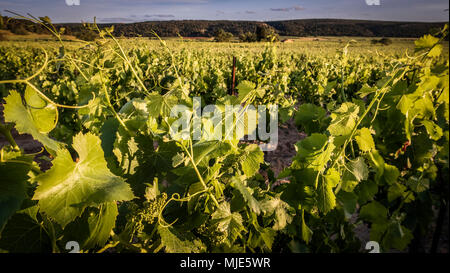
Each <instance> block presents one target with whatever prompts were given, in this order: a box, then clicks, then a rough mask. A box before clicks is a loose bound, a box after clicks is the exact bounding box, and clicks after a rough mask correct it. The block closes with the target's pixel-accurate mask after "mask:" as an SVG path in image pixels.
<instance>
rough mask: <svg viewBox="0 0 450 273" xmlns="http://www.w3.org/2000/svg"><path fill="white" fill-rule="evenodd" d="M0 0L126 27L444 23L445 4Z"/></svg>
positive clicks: (58, 16) (15, 7)
mask: <svg viewBox="0 0 450 273" xmlns="http://www.w3.org/2000/svg"><path fill="white" fill-rule="evenodd" d="M66 1H68V2H71V1H73V0H11V1H5V0H0V12H1V14H2V15H7V13H5V12H4V10H12V11H15V12H19V13H27V12H29V13H31V14H33V15H34V16H45V15H47V16H49V17H50V18H51V19H52V20H53V21H54V22H81V21H92V19H93V18H94V16H95V17H97V20H98V22H101V23H118V22H122V23H129V22H139V21H151V20H181V19H205V20H257V21H271V20H272V21H273V20H288V19H308V18H345V19H368V20H392V21H428V22H430V21H431V22H432V21H448V16H449V14H448V6H449V2H448V0H379V1H380V5H379V6H375V5H372V6H369V5H367V4H366V1H374V0H334V1H333V0H79V1H80V5H79V6H68V5H67V4H66ZM375 1H376V0H375Z"/></svg>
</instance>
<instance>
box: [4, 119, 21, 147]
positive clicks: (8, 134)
mask: <svg viewBox="0 0 450 273" xmlns="http://www.w3.org/2000/svg"><path fill="white" fill-rule="evenodd" d="M0 134H2V135H4V136H5V138H6V140H7V141H8V142H9V143H10V144H11V145H12V146H13V147H14V149H19V145H17V143H16V141H15V140H14V138H13V137H12V135H11V128H9V126H5V125H3V124H1V123H0Z"/></svg>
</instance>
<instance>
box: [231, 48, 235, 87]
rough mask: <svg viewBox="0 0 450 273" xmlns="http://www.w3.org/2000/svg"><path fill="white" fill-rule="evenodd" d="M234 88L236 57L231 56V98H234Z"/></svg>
mask: <svg viewBox="0 0 450 273" xmlns="http://www.w3.org/2000/svg"><path fill="white" fill-rule="evenodd" d="M235 86H236V57H235V56H233V75H232V82H231V95H233V96H236V91H235Z"/></svg>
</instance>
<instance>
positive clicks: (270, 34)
mask: <svg viewBox="0 0 450 273" xmlns="http://www.w3.org/2000/svg"><path fill="white" fill-rule="evenodd" d="M256 37H257V39H258V41H260V42H261V41H274V42H278V41H279V40H280V38H279V36H278V34H277V33H276V32H275V29H274V28H273V27H271V26H269V25H266V24H264V25H259V26H257V27H256Z"/></svg>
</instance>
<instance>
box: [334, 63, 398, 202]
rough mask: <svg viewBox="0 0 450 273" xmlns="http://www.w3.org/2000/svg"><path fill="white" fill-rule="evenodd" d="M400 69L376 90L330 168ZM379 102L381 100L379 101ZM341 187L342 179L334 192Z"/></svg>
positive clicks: (343, 152)
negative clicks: (378, 90)
mask: <svg viewBox="0 0 450 273" xmlns="http://www.w3.org/2000/svg"><path fill="white" fill-rule="evenodd" d="M398 71H400V69H397V70H396V71H394V74H393V76H392V77H391V78H390V79H389V80H387V81H386V82H385V83H384V84H383V86H382V87H381V88H380V92H378V93H377V94H376V95H375V97H374V98H373V99H372V101H371V102H370V104H369V106H368V107H367V109H366V111H365V112H364V113H363V114H362V116H361V117H360V118H359V120H358V122H357V123H356V125H355V126H354V127H353V129H352V131H351V133H350V136H349V137H348V138H347V139H346V141H345V143H344V146H343V147H342V149H341V150H340V152H339V154H338V156H337V157H336V158H335V159H334V160H333V163H332V164H331V167H330V169H332V168H334V166H335V165H336V163H337V162H338V160H339V159H340V158H342V156H343V155H344V154H345V150H346V149H347V146H348V144H349V143H351V142H352V139H353V136H354V135H355V133H356V131H357V130H358V127H359V125H361V123H362V122H363V120H364V118H365V117H366V116H367V115H368V114H369V113H370V111H371V110H372V107H373V106H374V105H375V103H376V102H377V101H379V98H380V96H381V98H384V94H385V93H386V92H387V90H384V89H385V88H386V87H387V85H388V84H389V83H390V82H391V81H393V80H394V79H395V78H396V77H395V76H396V75H397V72H398ZM405 72H406V71H403V73H402V74H401V75H400V76H399V77H398V78H402V77H403V75H404V74H405ZM380 102H381V101H380ZM341 187H342V181H340V182H339V185H338V186H337V187H336V190H335V194H338V193H339V191H340V190H341Z"/></svg>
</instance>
